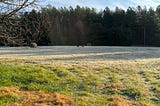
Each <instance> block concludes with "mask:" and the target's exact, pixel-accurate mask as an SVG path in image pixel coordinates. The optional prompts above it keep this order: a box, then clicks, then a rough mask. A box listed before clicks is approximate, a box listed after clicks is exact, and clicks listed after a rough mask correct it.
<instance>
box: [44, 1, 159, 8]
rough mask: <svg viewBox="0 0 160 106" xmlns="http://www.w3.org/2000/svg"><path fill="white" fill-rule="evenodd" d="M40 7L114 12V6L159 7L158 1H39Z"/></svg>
mask: <svg viewBox="0 0 160 106" xmlns="http://www.w3.org/2000/svg"><path fill="white" fill-rule="evenodd" d="M41 4H42V5H48V4H50V5H53V6H55V7H57V8H58V7H69V6H72V7H76V5H79V6H84V7H85V6H87V7H91V8H92V7H93V8H96V9H97V10H101V9H104V8H105V7H106V6H107V7H109V8H110V9H112V10H114V9H115V7H116V6H118V7H120V8H122V9H125V10H126V9H127V8H128V7H129V6H131V7H137V6H138V5H140V6H142V7H144V6H146V7H147V8H149V7H152V8H154V9H155V8H156V7H157V6H158V5H160V0H41Z"/></svg>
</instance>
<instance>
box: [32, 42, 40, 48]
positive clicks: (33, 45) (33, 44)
mask: <svg viewBox="0 0 160 106" xmlns="http://www.w3.org/2000/svg"><path fill="white" fill-rule="evenodd" d="M37 46H38V45H37V43H31V44H30V47H31V48H37Z"/></svg>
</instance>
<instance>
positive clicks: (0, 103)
mask: <svg viewBox="0 0 160 106" xmlns="http://www.w3.org/2000/svg"><path fill="white" fill-rule="evenodd" d="M19 100H20V98H19V97H18V96H14V95H11V94H6V95H0V106H6V105H7V104H8V103H12V102H16V101H19Z"/></svg>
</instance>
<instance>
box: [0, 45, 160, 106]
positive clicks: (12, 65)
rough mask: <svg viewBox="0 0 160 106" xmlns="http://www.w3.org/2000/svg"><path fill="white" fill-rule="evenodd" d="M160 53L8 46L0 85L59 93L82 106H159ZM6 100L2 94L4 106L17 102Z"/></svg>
mask: <svg viewBox="0 0 160 106" xmlns="http://www.w3.org/2000/svg"><path fill="white" fill-rule="evenodd" d="M15 49H16V50H15ZM18 53H19V54H18ZM159 55H160V49H159V48H151V47H150V48H141V47H139V48H138V47H131V48H128V47H127V48H125V47H84V48H82V47H81V48H77V47H68V48H67V47H46V48H45V47H39V48H36V49H32V48H28V49H23V48H21V49H20V48H8V49H4V48H3V49H1V52H0V58H1V60H0V73H1V74H0V87H1V88H3V87H7V86H9V87H10V86H12V87H18V88H19V89H21V90H25V91H45V92H58V93H62V94H65V95H68V96H69V97H71V98H72V100H73V103H74V104H75V105H77V106H103V105H104V106H106V105H109V106H112V105H113V106H114V105H117V106H123V105H131V106H132V105H133V106H142V105H144V106H152V105H153V106H154V105H155V106H156V105H159V104H160V89H159V88H160V72H159V70H160V58H159ZM9 95H12V94H9ZM12 96H13V98H16V96H15V95H12ZM12 96H11V98H12ZM7 97H8V96H7ZM3 98H4V99H3ZM5 98H6V97H5V95H0V103H1V104H6V103H7V104H11V102H17V99H15V100H14V99H13V100H12V99H8V100H9V101H8V102H6V101H5ZM18 101H19V100H18Z"/></svg>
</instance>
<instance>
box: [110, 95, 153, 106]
mask: <svg viewBox="0 0 160 106" xmlns="http://www.w3.org/2000/svg"><path fill="white" fill-rule="evenodd" d="M108 101H109V102H111V104H112V105H111V106H153V105H149V104H146V103H141V102H133V101H129V100H126V99H123V98H120V97H112V98H109V99H108Z"/></svg>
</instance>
